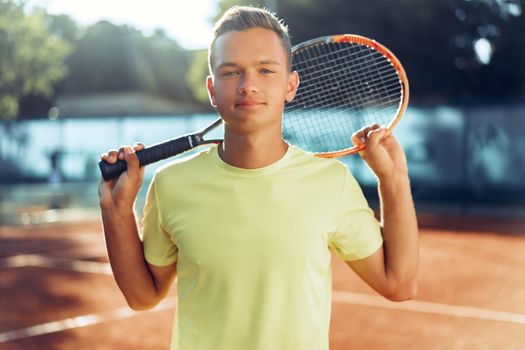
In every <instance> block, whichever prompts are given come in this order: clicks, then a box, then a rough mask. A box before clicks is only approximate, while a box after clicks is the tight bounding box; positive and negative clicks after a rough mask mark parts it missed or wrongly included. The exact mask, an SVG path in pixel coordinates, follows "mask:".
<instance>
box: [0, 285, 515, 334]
mask: <svg viewBox="0 0 525 350" xmlns="http://www.w3.org/2000/svg"><path fill="white" fill-rule="evenodd" d="M332 300H333V301H334V302H337V303H346V304H357V305H366V306H373V307H380V308H386V309H393V310H400V311H409V312H421V313H427V314H437V315H444V316H453V317H466V318H477V319H482V320H488V321H501V322H509V323H517V324H525V314H517V313H510V312H503V311H493V310H487V309H481V308H474V307H466V306H455V305H448V304H438V303H431V302H425V301H405V302H403V303H396V302H390V301H388V300H386V299H384V298H382V297H380V296H375V295H369V294H358V293H351V292H343V291H334V293H333V299H332ZM175 305H176V297H172V298H168V299H165V300H164V301H163V302H161V303H160V304H159V305H158V306H157V307H155V308H154V309H153V310H151V311H149V312H154V311H162V310H167V309H170V308H173V307H175ZM136 315H137V312H135V311H133V310H131V309H130V308H129V307H123V308H120V309H116V310H112V311H108V312H104V313H100V314H91V315H85V316H78V317H74V318H68V319H65V320H61V321H55V322H49V323H44V324H40V325H35V326H31V327H26V328H21V329H17V330H13V331H8V332H4V333H0V343H5V342H8V341H13V340H17V339H22V338H29V337H35V336H39V335H44V334H49V333H55V332H61V331H65V330H70V329H75V328H79V327H86V326H91V325H95V324H99V323H102V322H107V321H113V320H119V319H124V318H128V317H133V316H136Z"/></svg>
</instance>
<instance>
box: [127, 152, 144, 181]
mask: <svg viewBox="0 0 525 350" xmlns="http://www.w3.org/2000/svg"><path fill="white" fill-rule="evenodd" d="M124 157H125V160H126V163H127V165H128V170H127V172H128V176H129V177H135V176H137V175H139V176H140V171H139V168H140V166H139V159H138V157H137V155H136V154H135V150H134V149H133V148H132V147H125V149H124Z"/></svg>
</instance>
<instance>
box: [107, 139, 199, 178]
mask: <svg viewBox="0 0 525 350" xmlns="http://www.w3.org/2000/svg"><path fill="white" fill-rule="evenodd" d="M194 145H195V142H194V140H193V139H192V135H190V136H182V137H179V138H177V139H173V140H170V141H166V142H162V143H158V144H155V145H152V146H150V147H148V148H144V149H142V150H140V151H138V152H137V157H138V159H139V165H140V166H144V165H148V164H151V163H154V162H158V161H159V160H162V159H166V158H169V157H172V156H175V155H177V154H180V153H183V152H186V151H188V150H190V149H192V148H193V147H194ZM98 166H99V168H100V171H101V172H102V177H103V178H104V180H106V181H109V180H111V179H113V178H116V177H119V176H120V174H122V173H123V172H125V171H126V170H127V169H128V166H127V163H126V162H125V161H123V160H118V161H117V162H115V163H113V164H109V163H108V162H106V161H105V160H101V161H100V162H98Z"/></svg>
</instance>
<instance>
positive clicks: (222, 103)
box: [208, 28, 299, 131]
mask: <svg viewBox="0 0 525 350" xmlns="http://www.w3.org/2000/svg"><path fill="white" fill-rule="evenodd" d="M212 70H213V77H208V91H209V94H210V100H211V104H212V105H213V106H214V107H216V108H217V110H218V112H219V114H220V115H221V117H222V118H223V119H224V122H225V123H226V125H227V127H229V128H230V129H231V130H238V131H252V130H257V129H260V128H261V127H264V126H268V125H270V124H271V125H273V126H276V125H280V123H281V117H282V113H283V109H284V102H285V101H291V100H292V99H293V97H294V96H295V92H296V90H297V86H298V84H299V81H298V78H297V73H295V72H294V73H290V72H289V71H288V62H287V57H286V52H285V49H284V47H283V46H282V43H281V41H280V39H279V37H278V36H277V34H275V33H274V32H273V31H271V30H268V29H262V28H254V29H250V30H246V31H232V32H228V33H225V34H223V35H221V36H219V37H218V38H217V40H216V42H215V52H214V66H213V67H212ZM276 123H277V124H276Z"/></svg>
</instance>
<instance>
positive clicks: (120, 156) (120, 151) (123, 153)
mask: <svg viewBox="0 0 525 350" xmlns="http://www.w3.org/2000/svg"><path fill="white" fill-rule="evenodd" d="M127 148H129V146H120V148H119V149H118V159H119V160H126V149H127Z"/></svg>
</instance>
